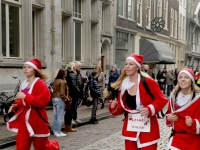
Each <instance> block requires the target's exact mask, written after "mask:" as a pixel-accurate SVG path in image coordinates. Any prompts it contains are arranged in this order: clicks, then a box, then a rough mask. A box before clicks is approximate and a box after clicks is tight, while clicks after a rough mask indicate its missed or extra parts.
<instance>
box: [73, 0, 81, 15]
mask: <svg viewBox="0 0 200 150" xmlns="http://www.w3.org/2000/svg"><path fill="white" fill-rule="evenodd" d="M73 17H75V18H81V0H73Z"/></svg>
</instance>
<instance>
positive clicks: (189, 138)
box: [164, 93, 200, 150]
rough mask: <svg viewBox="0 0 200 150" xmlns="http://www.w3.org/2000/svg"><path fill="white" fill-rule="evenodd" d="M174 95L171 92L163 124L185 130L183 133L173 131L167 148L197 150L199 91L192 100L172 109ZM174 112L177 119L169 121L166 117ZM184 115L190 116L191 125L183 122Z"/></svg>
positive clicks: (199, 110) (180, 130)
mask: <svg viewBox="0 0 200 150" xmlns="http://www.w3.org/2000/svg"><path fill="white" fill-rule="evenodd" d="M174 103H175V96H174V95H173V94H171V97H170V102H169V106H168V114H167V115H166V116H165V118H164V121H165V124H166V125H167V126H169V127H172V129H173V130H175V131H176V132H182V133H183V132H185V133H184V134H181V133H175V134H174V135H173V136H171V137H170V140H169V143H168V148H169V149H171V150H184V149H189V150H198V149H199V142H200V93H195V97H194V99H193V100H192V101H190V102H189V103H187V104H186V105H184V106H182V107H181V108H179V109H177V110H174ZM171 113H174V114H176V115H177V116H178V121H176V122H173V123H171V122H169V121H167V117H168V116H169V114H171ZM185 116H190V117H191V118H192V120H193V121H192V122H193V123H192V126H191V127H189V126H187V125H186V123H185Z"/></svg>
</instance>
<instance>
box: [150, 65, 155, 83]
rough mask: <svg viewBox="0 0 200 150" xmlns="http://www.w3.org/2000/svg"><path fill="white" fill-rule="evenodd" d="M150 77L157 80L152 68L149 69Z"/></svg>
mask: <svg viewBox="0 0 200 150" xmlns="http://www.w3.org/2000/svg"><path fill="white" fill-rule="evenodd" d="M149 76H150V77H151V78H152V79H154V80H155V74H154V73H153V69H152V68H150V69H149Z"/></svg>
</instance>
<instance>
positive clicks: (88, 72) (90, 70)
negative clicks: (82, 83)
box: [86, 69, 93, 77]
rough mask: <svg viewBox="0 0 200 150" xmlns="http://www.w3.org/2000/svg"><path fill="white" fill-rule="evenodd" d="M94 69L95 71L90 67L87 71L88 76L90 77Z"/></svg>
mask: <svg viewBox="0 0 200 150" xmlns="http://www.w3.org/2000/svg"><path fill="white" fill-rule="evenodd" d="M92 71H93V70H92V69H88V70H87V71H86V76H87V77H89V76H90V74H91V72H92Z"/></svg>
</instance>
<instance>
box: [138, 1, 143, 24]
mask: <svg viewBox="0 0 200 150" xmlns="http://www.w3.org/2000/svg"><path fill="white" fill-rule="evenodd" d="M137 23H138V24H139V25H142V0H137Z"/></svg>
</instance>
